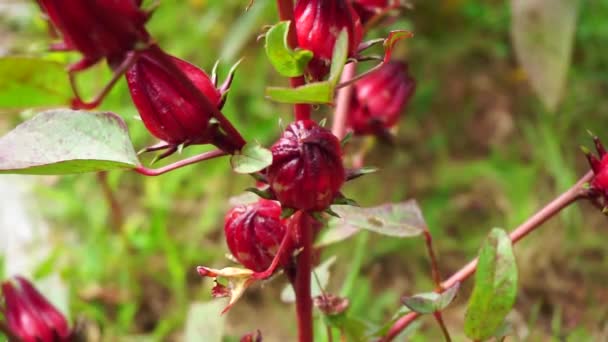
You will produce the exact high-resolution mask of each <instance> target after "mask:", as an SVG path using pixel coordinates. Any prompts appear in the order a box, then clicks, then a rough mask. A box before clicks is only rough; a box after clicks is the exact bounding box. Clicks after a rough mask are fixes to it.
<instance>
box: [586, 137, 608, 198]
mask: <svg viewBox="0 0 608 342" xmlns="http://www.w3.org/2000/svg"><path fill="white" fill-rule="evenodd" d="M593 141H594V143H595V148H596V150H597V153H598V156H597V157H596V156H595V155H593V154H591V152H589V151H585V155H586V157H587V160H588V161H589V165H590V166H591V169H592V170H593V173H594V177H593V179H592V180H591V182H590V185H591V191H592V192H593V193H595V194H596V195H599V196H600V197H602V198H603V201H604V203H603V206H604V207H606V206H608V153H606V149H605V148H604V145H603V144H602V143H601V141H600V140H599V138H598V137H593Z"/></svg>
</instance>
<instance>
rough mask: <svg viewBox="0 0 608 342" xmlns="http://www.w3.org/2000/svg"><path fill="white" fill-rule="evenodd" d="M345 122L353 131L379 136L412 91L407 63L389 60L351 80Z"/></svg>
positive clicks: (408, 98)
mask: <svg viewBox="0 0 608 342" xmlns="http://www.w3.org/2000/svg"><path fill="white" fill-rule="evenodd" d="M353 87H354V94H353V97H352V99H351V111H350V113H349V115H348V118H347V125H348V126H349V127H350V128H351V129H352V130H353V132H354V133H355V134H358V135H365V134H377V135H382V134H383V133H384V131H386V130H387V129H389V128H391V127H393V126H394V125H396V124H397V122H398V121H399V115H400V114H401V113H402V112H403V109H404V108H405V107H406V106H407V104H408V102H409V100H410V98H411V97H412V96H413V95H414V91H415V90H416V81H415V80H414V78H412V77H411V76H410V75H409V73H408V65H407V64H406V63H403V62H397V61H391V62H389V63H387V64H385V65H383V66H382V67H381V68H380V69H378V70H376V71H375V72H373V73H371V74H369V75H367V76H365V77H363V78H362V79H360V80H358V81H357V82H355V83H354V85H353Z"/></svg>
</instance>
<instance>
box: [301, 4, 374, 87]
mask: <svg viewBox="0 0 608 342" xmlns="http://www.w3.org/2000/svg"><path fill="white" fill-rule="evenodd" d="M294 18H295V25H296V34H297V37H298V46H299V47H300V48H303V49H306V50H310V51H312V52H313V54H314V56H313V59H312V60H311V61H310V62H309V64H308V67H307V72H308V74H309V75H310V77H311V78H312V79H313V80H321V79H323V78H324V77H325V76H326V75H327V73H328V72H329V66H330V63H331V59H332V55H333V51H334V45H335V44H336V40H337V38H338V35H339V34H340V32H341V31H342V30H343V29H346V31H347V33H348V54H349V56H350V57H353V56H355V54H356V52H357V48H358V47H359V43H361V39H362V36H363V28H362V26H361V21H360V20H359V16H358V15H357V13H356V12H355V10H354V9H353V7H352V5H351V4H350V2H349V1H347V0H297V2H296V5H295V9H294Z"/></svg>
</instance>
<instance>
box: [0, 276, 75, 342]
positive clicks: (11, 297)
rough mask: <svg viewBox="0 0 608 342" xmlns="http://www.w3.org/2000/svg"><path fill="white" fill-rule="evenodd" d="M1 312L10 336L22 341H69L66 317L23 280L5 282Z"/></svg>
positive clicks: (69, 333)
mask: <svg viewBox="0 0 608 342" xmlns="http://www.w3.org/2000/svg"><path fill="white" fill-rule="evenodd" d="M2 298H3V299H4V305H3V306H2V305H0V313H1V314H2V316H4V322H5V325H6V327H7V328H8V332H7V333H8V334H9V335H12V336H13V337H15V338H17V339H19V341H22V342H64V341H70V340H71V336H72V332H71V330H70V328H69V325H68V322H67V320H66V318H65V317H64V316H63V314H62V313H61V312H59V310H57V309H56V308H55V307H54V306H53V305H52V304H51V303H49V301H48V300H47V299H46V298H44V296H42V294H40V292H38V291H37V290H36V289H35V288H34V286H33V285H32V284H31V283H30V282H29V281H27V280H26V279H25V278H22V277H18V276H17V277H15V278H13V279H11V280H8V281H6V282H3V283H2Z"/></svg>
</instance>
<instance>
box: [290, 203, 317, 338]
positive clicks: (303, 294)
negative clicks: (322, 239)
mask: <svg viewBox="0 0 608 342" xmlns="http://www.w3.org/2000/svg"><path fill="white" fill-rule="evenodd" d="M295 215H298V216H296V217H294V219H297V220H299V224H298V226H297V228H298V229H299V231H300V234H299V235H300V239H301V240H300V243H301V244H302V252H300V254H299V255H298V260H297V265H296V277H295V282H294V286H293V287H294V292H295V293H296V314H297V316H298V341H299V342H312V340H313V320H312V295H311V292H310V283H311V274H312V249H313V245H312V242H313V241H312V240H313V224H312V223H313V222H312V220H313V218H312V217H311V216H310V215H309V214H308V213H306V212H297V213H296V214H295Z"/></svg>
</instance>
